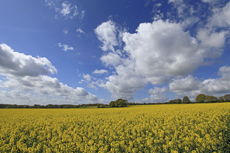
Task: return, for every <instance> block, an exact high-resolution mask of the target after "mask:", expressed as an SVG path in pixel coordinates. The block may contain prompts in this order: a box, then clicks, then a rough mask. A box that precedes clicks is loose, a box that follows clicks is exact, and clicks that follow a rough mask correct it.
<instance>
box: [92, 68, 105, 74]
mask: <svg viewBox="0 0 230 153" xmlns="http://www.w3.org/2000/svg"><path fill="white" fill-rule="evenodd" d="M104 73H108V71H107V70H103V69H101V70H98V69H96V70H94V71H93V74H104Z"/></svg>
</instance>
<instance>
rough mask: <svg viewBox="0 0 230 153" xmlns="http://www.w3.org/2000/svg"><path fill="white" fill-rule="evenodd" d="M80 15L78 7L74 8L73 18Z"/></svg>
mask: <svg viewBox="0 0 230 153" xmlns="http://www.w3.org/2000/svg"><path fill="white" fill-rule="evenodd" d="M78 14H79V12H78V8H77V6H74V12H73V16H78Z"/></svg>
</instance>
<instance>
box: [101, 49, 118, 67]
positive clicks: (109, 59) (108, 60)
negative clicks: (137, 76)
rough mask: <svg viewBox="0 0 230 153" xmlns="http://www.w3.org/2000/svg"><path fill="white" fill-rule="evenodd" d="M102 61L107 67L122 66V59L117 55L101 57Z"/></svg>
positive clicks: (111, 54) (109, 54)
mask: <svg viewBox="0 0 230 153" xmlns="http://www.w3.org/2000/svg"><path fill="white" fill-rule="evenodd" d="M101 61H102V62H103V63H104V64H105V65H106V66H109V65H111V66H117V65H119V64H121V62H122V58H121V57H120V56H119V55H118V54H116V53H111V52H110V53H108V54H106V55H103V56H102V57H101Z"/></svg>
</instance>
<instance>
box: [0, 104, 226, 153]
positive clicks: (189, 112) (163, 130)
mask: <svg viewBox="0 0 230 153" xmlns="http://www.w3.org/2000/svg"><path fill="white" fill-rule="evenodd" d="M229 123H230V103H215V104H180V105H177V104H172V105H171V104H168V105H145V106H130V107H126V108H102V109H98V108H97V109H96V108H95V109H1V110H0V152H31V153H32V152H48V153H49V152H133V153H141V152H145V153H147V152H151V153H152V152H172V153H177V152H193V153H199V152H230V150H229V148H230V144H229V142H230V125H229Z"/></svg>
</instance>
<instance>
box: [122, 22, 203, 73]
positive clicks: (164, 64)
mask: <svg viewBox="0 0 230 153" xmlns="http://www.w3.org/2000/svg"><path fill="white" fill-rule="evenodd" d="M136 31H137V33H134V34H130V33H127V32H126V33H124V37H123V41H124V42H125V47H124V50H125V51H127V52H128V53H129V54H130V58H131V59H132V60H133V61H135V71H136V72H137V73H138V74H141V75H144V76H146V77H157V76H169V77H174V76H185V75H187V74H189V73H191V72H192V71H193V70H195V69H196V68H197V67H198V66H200V65H201V64H202V62H203V58H202V52H203V51H202V50H200V48H199V46H198V44H197V41H196V39H195V38H193V37H191V36H190V35H189V33H186V32H184V31H183V29H182V27H181V25H180V24H176V23H170V22H168V21H166V22H164V21H162V20H158V21H155V22H153V23H141V24H140V25H139V27H138V28H137V30H136Z"/></svg>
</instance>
